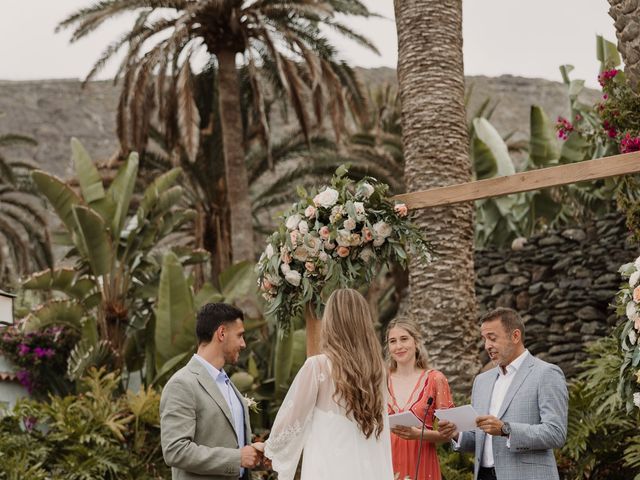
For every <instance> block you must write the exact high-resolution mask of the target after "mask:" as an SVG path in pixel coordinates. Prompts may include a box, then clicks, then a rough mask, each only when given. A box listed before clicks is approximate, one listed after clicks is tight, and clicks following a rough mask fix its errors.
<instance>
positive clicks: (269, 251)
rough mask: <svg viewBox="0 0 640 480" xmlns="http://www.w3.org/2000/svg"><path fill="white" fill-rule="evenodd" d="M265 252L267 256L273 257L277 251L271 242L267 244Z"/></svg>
mask: <svg viewBox="0 0 640 480" xmlns="http://www.w3.org/2000/svg"><path fill="white" fill-rule="evenodd" d="M264 253H265V255H266V256H267V258H271V257H273V254H274V253H275V251H274V250H273V245H271V244H269V245H267V248H265V250H264Z"/></svg>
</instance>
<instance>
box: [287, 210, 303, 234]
mask: <svg viewBox="0 0 640 480" xmlns="http://www.w3.org/2000/svg"><path fill="white" fill-rule="evenodd" d="M300 220H302V217H301V216H300V215H298V214H297V213H296V214H295V215H291V216H290V217H289V218H287V221H286V222H285V225H286V226H287V230H293V229H294V228H296V227H297V226H298V224H299V223H300Z"/></svg>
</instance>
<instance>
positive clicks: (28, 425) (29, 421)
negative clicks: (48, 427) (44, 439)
mask: <svg viewBox="0 0 640 480" xmlns="http://www.w3.org/2000/svg"><path fill="white" fill-rule="evenodd" d="M37 421H38V419H37V418H36V417H24V418H23V419H22V422H23V423H24V428H25V430H26V431H27V432H30V431H31V430H33V428H34V427H35V426H36V423H37Z"/></svg>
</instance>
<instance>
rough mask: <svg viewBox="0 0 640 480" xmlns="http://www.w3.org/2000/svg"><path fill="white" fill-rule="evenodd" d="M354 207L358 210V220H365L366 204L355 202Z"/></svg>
mask: <svg viewBox="0 0 640 480" xmlns="http://www.w3.org/2000/svg"><path fill="white" fill-rule="evenodd" d="M353 206H354V207H355V209H356V220H360V221H362V220H364V214H365V209H364V203H362V202H353Z"/></svg>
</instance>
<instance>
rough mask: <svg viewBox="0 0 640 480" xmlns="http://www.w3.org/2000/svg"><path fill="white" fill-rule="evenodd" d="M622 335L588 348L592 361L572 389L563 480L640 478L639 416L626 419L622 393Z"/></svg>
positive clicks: (562, 455)
mask: <svg viewBox="0 0 640 480" xmlns="http://www.w3.org/2000/svg"><path fill="white" fill-rule="evenodd" d="M619 333H620V329H619V328H618V329H617V331H616V332H615V333H614V334H612V335H610V336H608V337H605V338H603V339H601V340H598V341H596V342H594V343H593V344H591V345H589V346H588V347H587V354H588V356H589V358H588V360H586V361H585V362H584V363H583V364H582V365H581V366H580V367H581V370H582V373H580V374H579V375H578V378H577V379H576V380H575V381H574V382H573V383H572V384H571V385H570V387H569V420H568V427H567V441H566V443H565V445H564V447H563V448H562V450H561V451H560V456H559V461H558V466H559V468H560V470H561V471H562V473H563V477H564V478H567V479H570V480H581V479H583V478H589V479H593V480H605V479H606V480H623V479H625V480H627V479H631V478H636V479H637V478H638V474H639V472H640V469H639V468H638V466H639V465H638V444H639V442H640V436H639V435H638V415H637V413H636V414H634V416H629V415H628V414H627V412H626V409H625V407H624V404H625V401H624V400H623V398H622V397H621V396H620V394H619V390H618V372H619V371H620V368H621V366H622V364H623V356H622V355H621V351H620V346H619V339H618V335H619ZM623 446H624V447H623Z"/></svg>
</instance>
